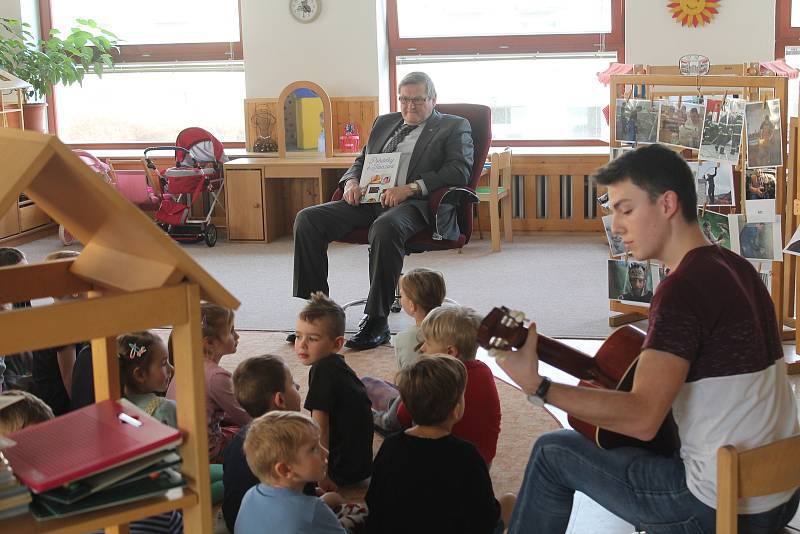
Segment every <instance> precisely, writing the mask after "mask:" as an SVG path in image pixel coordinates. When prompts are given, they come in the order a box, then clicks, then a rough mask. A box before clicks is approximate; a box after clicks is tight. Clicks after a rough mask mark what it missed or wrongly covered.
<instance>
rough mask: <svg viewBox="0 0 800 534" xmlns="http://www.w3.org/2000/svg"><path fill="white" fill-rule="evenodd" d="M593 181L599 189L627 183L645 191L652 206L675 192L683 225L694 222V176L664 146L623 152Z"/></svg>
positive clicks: (673, 152)
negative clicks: (664, 195)
mask: <svg viewBox="0 0 800 534" xmlns="http://www.w3.org/2000/svg"><path fill="white" fill-rule="evenodd" d="M594 178H595V180H596V181H597V183H598V184H600V185H612V184H615V183H617V182H622V181H624V180H630V181H631V182H632V183H633V184H634V185H635V186H637V187H640V188H641V189H644V190H645V191H647V194H648V195H649V196H650V200H651V201H653V202H655V200H656V198H658V196H659V195H661V194H663V193H664V192H665V191H674V192H675V194H676V195H678V202H680V204H681V213H682V214H683V218H684V219H685V220H686V222H694V221H696V220H697V189H696V185H695V180H694V174H693V173H692V170H691V169H690V168H689V165H688V164H687V163H686V160H684V159H683V158H682V157H681V156H680V155H679V154H678V153H677V152H675V151H674V150H670V149H669V148H667V147H665V146H664V145H660V144H654V145H646V146H643V147H640V148H637V149H636V150H631V151H628V152H625V153H624V154H622V155H621V156H620V157H618V158H616V159H615V160H613V161H611V162H609V163H608V164H607V165H606V166H604V167H603V168H601V169H600V170H598V171H597V173H596V174H595V176H594Z"/></svg>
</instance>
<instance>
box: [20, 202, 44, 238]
mask: <svg viewBox="0 0 800 534" xmlns="http://www.w3.org/2000/svg"><path fill="white" fill-rule="evenodd" d="M49 222H50V217H48V216H47V214H46V213H45V212H44V211H42V210H41V209H40V208H39V206H37V205H35V204H28V205H27V206H20V207H19V230H20V232H24V231H25V230H30V229H31V228H36V227H37V226H42V225H43V224H47V223H49Z"/></svg>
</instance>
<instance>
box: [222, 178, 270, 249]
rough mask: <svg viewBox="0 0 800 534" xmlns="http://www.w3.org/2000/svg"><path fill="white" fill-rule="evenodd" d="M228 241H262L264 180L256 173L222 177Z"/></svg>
mask: <svg viewBox="0 0 800 534" xmlns="http://www.w3.org/2000/svg"><path fill="white" fill-rule="evenodd" d="M225 200H226V202H225V205H226V206H227V210H226V212H227V214H228V239H230V240H232V241H264V207H263V206H264V179H263V177H262V173H261V170H260V169H237V170H233V169H230V170H228V171H227V172H226V173H225Z"/></svg>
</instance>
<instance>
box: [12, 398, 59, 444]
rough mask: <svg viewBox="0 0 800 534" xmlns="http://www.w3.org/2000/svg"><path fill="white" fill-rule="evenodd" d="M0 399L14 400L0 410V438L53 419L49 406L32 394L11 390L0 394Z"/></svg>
mask: <svg viewBox="0 0 800 534" xmlns="http://www.w3.org/2000/svg"><path fill="white" fill-rule="evenodd" d="M0 397H3V398H4V399H10V398H13V399H15V401H14V403H13V404H9V405H8V406H6V407H5V408H3V409H2V410H0V436H6V435H8V434H11V433H12V432H16V431H17V430H22V429H23V428H26V427H29V426H32V425H35V424H37V423H44V422H45V421H49V420H50V419H52V418H54V417H55V416H54V415H53V410H51V409H50V406H48V405H47V404H46V403H45V402H44V401H43V400H42V399H40V398H39V397H37V396H36V395H34V394H33V393H28V392H27V391H20V390H17V389H11V390H9V391H6V392H4V393H2V394H0Z"/></svg>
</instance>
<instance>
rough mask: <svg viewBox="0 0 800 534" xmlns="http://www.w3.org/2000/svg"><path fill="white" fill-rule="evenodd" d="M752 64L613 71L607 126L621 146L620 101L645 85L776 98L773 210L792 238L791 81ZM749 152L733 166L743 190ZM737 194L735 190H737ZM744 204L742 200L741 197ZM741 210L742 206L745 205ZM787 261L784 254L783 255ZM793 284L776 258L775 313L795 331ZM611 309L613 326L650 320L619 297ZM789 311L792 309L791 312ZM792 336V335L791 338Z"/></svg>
mask: <svg viewBox="0 0 800 534" xmlns="http://www.w3.org/2000/svg"><path fill="white" fill-rule="evenodd" d="M753 73H758V69H756V68H755V67H754V64H747V63H745V64H740V65H717V66H713V67H712V68H711V72H710V74H707V75H705V76H682V75H680V74H679V73H678V68H677V67H642V66H638V67H637V68H636V70H635V73H634V74H622V75H616V74H615V75H611V81H610V83H609V90H610V96H611V103H610V108H609V114H608V116H609V118H610V120H609V123H610V124H609V126H610V141H609V144H610V146H611V147H619V146H623V145H622V144H621V143H620V142H618V141H616V140H615V139H616V120H615V118H616V100H617V98H625V97H624V96H622V95H629V94H631V92H632V91H631V90H630V89H631V88H632V87H644V88H645V95H646V96H645V97H637V98H647V99H654V98H658V97H659V96H665V95H676V96H678V95H696V94H698V93H702V94H720V95H722V94H724V93H727V94H729V95H731V94H738V95H739V96H740V98H742V99H744V100H748V101H751V102H755V101H759V100H768V99H778V100H780V103H781V137H782V139H781V146H783V148H784V153H783V162H784V166H782V167H778V168H777V176H776V184H775V189H776V193H775V197H776V198H775V211H776V214H777V215H781V224H782V230H783V234H784V236H787V237H788V236H790V235H791V233H792V231H793V229H794V224H793V216H792V215H791V214H792V210H791V209H788V210H787V209H786V205H787V198H788V199H792V198H794V196H795V193H794V183H793V182H792V181H791V180H790V181H789V182H788V188H787V181H786V179H785V176H786V165H787V162H788V161H789V160H788V159H787V154H786V135H787V131H788V130H787V104H788V101H787V95H788V80H787V79H786V78H785V77H782V76H774V75H773V76H760V75H756V74H753ZM746 139H747V136H746V134H745V135H743V136H742V142H743V143H746ZM744 155H745V150H742V151H741V156H740V160H739V163H738V164H737V165H735V166H734V168H735V169H736V170H739V171H740V174H741V179H740V181H739V185H740V188H741V189H740V191H743V190H744V189H743V188H744V185H745V180H746V173H745V172H744V171H745V161H744ZM734 194H735V188H734ZM740 202H741V200H740ZM741 209H742V211H743V206H742V208H741ZM784 259H786V255H784ZM793 287H794V264H793V263H791V264H787V265H786V266H784V264H783V262H776V261H774V262H772V287H771V291H770V293H771V295H772V300H773V303H774V308H775V315H776V317H777V319H778V324H779V325H784V326H787V327H790V328H792V329H794V326H795V321H794V317H793V315H794V314H793V309H794V301H795V298H794V290H793V289H791V290H790V289H787V288H793ZM609 308H610V309H611V311H612V312H619V315H614V316H611V317H609V320H608V322H609V325H611V326H619V325H621V324H625V323H628V322H632V321H638V320H640V319H644V318H646V313H647V312H646V311H643V309H642V308H641V307H639V306H633V305H629V304H624V303H622V302H619V301H615V300H610V301H609ZM790 310H791V311H790ZM785 335H790V336H794V332H786V334H785ZM790 339H791V337H790Z"/></svg>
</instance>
